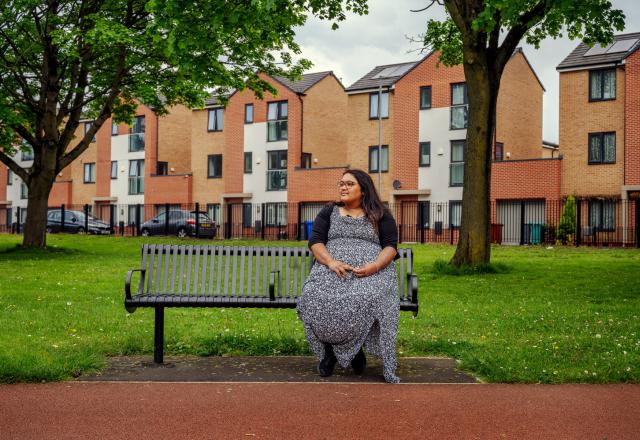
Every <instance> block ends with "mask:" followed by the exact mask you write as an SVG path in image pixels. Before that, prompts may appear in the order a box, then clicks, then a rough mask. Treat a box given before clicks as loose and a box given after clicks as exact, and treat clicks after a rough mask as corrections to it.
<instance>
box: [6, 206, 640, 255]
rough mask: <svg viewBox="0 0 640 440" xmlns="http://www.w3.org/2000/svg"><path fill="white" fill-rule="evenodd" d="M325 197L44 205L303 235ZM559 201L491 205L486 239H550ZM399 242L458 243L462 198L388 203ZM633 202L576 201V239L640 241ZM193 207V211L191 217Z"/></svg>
mask: <svg viewBox="0 0 640 440" xmlns="http://www.w3.org/2000/svg"><path fill="white" fill-rule="evenodd" d="M324 205H325V202H317V203H262V204H250V203H232V204H224V205H221V204H218V203H209V204H199V203H195V204H156V205H148V204H147V205H142V204H137V205H116V204H100V203H98V204H94V205H67V206H64V205H63V206H52V207H50V208H49V209H50V210H49V220H48V223H47V228H48V231H49V232H52V233H55V232H70V233H74V232H81V233H82V232H88V233H96V234H117V235H122V236H138V235H164V236H169V235H178V236H194V237H200V238H207V239H214V238H219V239H234V238H247V239H264V240H306V239H307V238H308V236H309V233H310V230H311V225H312V223H313V220H314V219H315V217H316V215H317V214H318V212H319V211H320V210H321V209H322V207H323V206H324ZM564 206H565V201H564V200H498V201H496V202H493V203H492V204H491V241H492V243H497V244H509V245H525V244H531V245H536V244H553V243H556V240H557V238H558V237H557V230H558V226H559V224H560V218H561V215H562V212H563V210H564ZM388 208H389V210H390V211H391V213H392V214H393V215H394V217H395V219H396V223H397V224H398V237H399V241H400V242H403V243H451V244H455V243H457V241H458V235H459V228H460V218H461V213H462V204H461V202H448V203H447V202H445V203H433V202H429V201H410V202H400V203H396V204H391V205H389V206H388ZM639 208H640V204H639V203H638V200H620V199H581V200H577V201H576V210H575V211H576V215H575V219H574V223H575V224H574V229H573V233H572V234H570V236H569V237H568V242H569V243H571V244H575V245H578V246H580V245H593V246H635V247H640V235H639V234H638V231H639V229H640V225H639V220H640V212H639ZM196 213H198V215H196ZM25 218H26V209H24V208H20V207H14V208H12V207H9V208H7V207H0V232H11V233H20V232H21V231H22V229H23V227H24V220H25Z"/></svg>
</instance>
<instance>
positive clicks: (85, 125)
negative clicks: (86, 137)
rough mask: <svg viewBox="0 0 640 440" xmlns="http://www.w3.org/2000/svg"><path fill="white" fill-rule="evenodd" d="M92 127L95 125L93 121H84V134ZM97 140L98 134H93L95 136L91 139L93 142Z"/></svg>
mask: <svg viewBox="0 0 640 440" xmlns="http://www.w3.org/2000/svg"><path fill="white" fill-rule="evenodd" d="M91 127H93V121H92V122H85V123H84V134H87V133H88V132H89V130H91ZM95 141H96V135H95V134H94V135H93V138H92V139H91V142H95Z"/></svg>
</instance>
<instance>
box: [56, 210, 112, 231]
mask: <svg viewBox="0 0 640 440" xmlns="http://www.w3.org/2000/svg"><path fill="white" fill-rule="evenodd" d="M61 229H62V210H60V209H52V210H50V211H49V213H48V214H47V232H50V233H51V232H60V231H61ZM64 232H70V233H72V234H84V233H86V232H88V233H89V234H101V235H102V234H110V233H111V227H110V226H109V225H108V224H107V223H105V222H103V221H101V220H98V219H97V218H95V217H93V216H91V215H89V216H88V217H87V218H86V221H85V216H84V212H82V211H72V210H65V211H64Z"/></svg>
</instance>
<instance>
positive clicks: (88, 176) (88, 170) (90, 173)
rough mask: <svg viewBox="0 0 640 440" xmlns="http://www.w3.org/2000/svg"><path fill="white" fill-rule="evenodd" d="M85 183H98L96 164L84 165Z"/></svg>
mask: <svg viewBox="0 0 640 440" xmlns="http://www.w3.org/2000/svg"><path fill="white" fill-rule="evenodd" d="M83 182H84V183H96V164H95V162H93V163H85V164H84V180H83Z"/></svg>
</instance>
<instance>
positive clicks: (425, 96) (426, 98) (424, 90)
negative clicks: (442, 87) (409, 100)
mask: <svg viewBox="0 0 640 440" xmlns="http://www.w3.org/2000/svg"><path fill="white" fill-rule="evenodd" d="M428 108H431V86H424V87H420V110H424V109H428Z"/></svg>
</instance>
